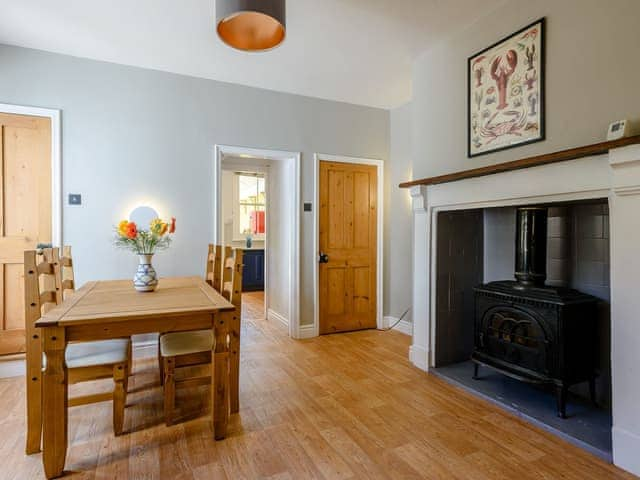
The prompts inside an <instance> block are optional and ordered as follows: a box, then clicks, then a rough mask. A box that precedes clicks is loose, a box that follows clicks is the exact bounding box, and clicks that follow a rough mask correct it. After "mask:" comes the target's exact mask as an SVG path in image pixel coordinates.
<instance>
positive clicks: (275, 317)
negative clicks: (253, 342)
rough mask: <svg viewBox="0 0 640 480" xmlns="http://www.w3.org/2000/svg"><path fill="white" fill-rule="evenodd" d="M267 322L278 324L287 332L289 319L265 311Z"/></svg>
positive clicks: (273, 311)
mask: <svg viewBox="0 0 640 480" xmlns="http://www.w3.org/2000/svg"><path fill="white" fill-rule="evenodd" d="M267 320H269V321H270V322H279V323H281V324H282V325H284V326H285V328H286V329H287V330H288V329H289V319H288V318H286V317H285V316H283V315H280V314H279V313H278V312H276V311H275V310H271V309H268V310H267Z"/></svg>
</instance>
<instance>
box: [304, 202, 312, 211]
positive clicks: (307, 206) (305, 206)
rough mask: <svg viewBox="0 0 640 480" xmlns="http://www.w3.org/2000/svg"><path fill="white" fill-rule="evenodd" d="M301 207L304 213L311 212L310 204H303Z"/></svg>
mask: <svg viewBox="0 0 640 480" xmlns="http://www.w3.org/2000/svg"><path fill="white" fill-rule="evenodd" d="M302 206H303V210H304V211H305V212H310V211H311V202H304V203H303V204H302Z"/></svg>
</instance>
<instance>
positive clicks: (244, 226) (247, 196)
mask: <svg viewBox="0 0 640 480" xmlns="http://www.w3.org/2000/svg"><path fill="white" fill-rule="evenodd" d="M299 159H300V155H299V153H293V152H281V151H273V150H259V149H251V148H244V147H230V146H222V145H218V146H216V152H215V163H214V207H215V208H214V242H215V243H217V244H223V245H228V246H231V247H235V248H242V249H243V250H244V262H243V263H244V271H243V286H242V291H243V295H242V297H243V319H247V321H264V320H268V321H271V322H274V323H276V324H278V325H280V326H282V327H283V329H284V330H285V331H286V332H287V333H288V334H289V335H290V336H292V337H294V338H297V336H298V335H297V332H298V326H299V315H298V312H299V300H298V284H299V281H298V272H299V254H298V251H299V189H300V187H299Z"/></svg>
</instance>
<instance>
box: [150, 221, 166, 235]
mask: <svg viewBox="0 0 640 480" xmlns="http://www.w3.org/2000/svg"><path fill="white" fill-rule="evenodd" d="M149 229H150V230H151V232H152V233H155V234H156V235H160V236H162V235H164V234H165V232H166V231H167V224H166V223H164V222H163V221H162V220H161V219H159V218H154V219H153V220H151V224H150V225H149Z"/></svg>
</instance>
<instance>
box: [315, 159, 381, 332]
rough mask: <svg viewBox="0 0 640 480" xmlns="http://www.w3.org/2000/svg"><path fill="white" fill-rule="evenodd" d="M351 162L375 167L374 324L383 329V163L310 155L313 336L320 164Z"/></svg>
mask: <svg viewBox="0 0 640 480" xmlns="http://www.w3.org/2000/svg"><path fill="white" fill-rule="evenodd" d="M321 161H327V162H342V163H355V164H359V165H375V166H376V169H377V172H378V194H377V201H376V209H377V212H378V216H377V217H378V218H377V225H376V227H377V242H376V243H377V252H376V263H377V265H376V276H377V278H376V325H377V327H378V328H383V327H384V323H383V315H382V303H383V290H382V289H383V278H384V276H383V257H382V254H383V251H384V246H383V234H382V232H383V229H384V223H383V222H384V162H383V161H382V160H377V159H373V158H360V157H347V156H345V155H329V154H325V153H315V154H314V155H313V172H314V173H313V177H314V180H313V196H314V204H315V208H314V209H313V251H314V255H315V258H314V259H313V304H314V307H313V331H314V335H315V336H318V335H319V334H320V285H319V281H320V279H319V275H320V268H319V267H318V255H319V254H320V211H319V210H320V162H321Z"/></svg>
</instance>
